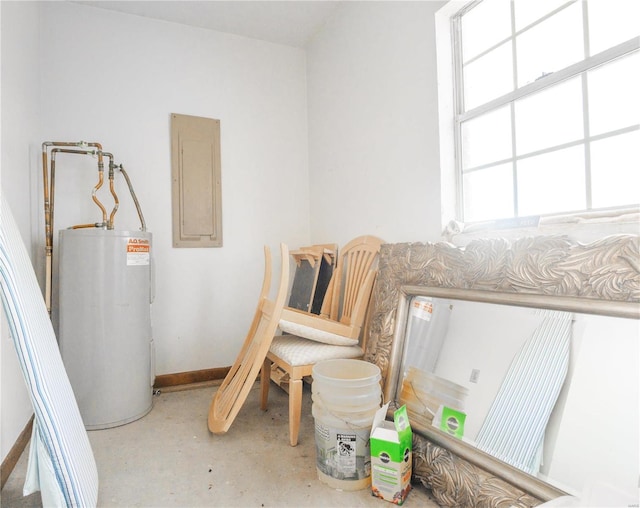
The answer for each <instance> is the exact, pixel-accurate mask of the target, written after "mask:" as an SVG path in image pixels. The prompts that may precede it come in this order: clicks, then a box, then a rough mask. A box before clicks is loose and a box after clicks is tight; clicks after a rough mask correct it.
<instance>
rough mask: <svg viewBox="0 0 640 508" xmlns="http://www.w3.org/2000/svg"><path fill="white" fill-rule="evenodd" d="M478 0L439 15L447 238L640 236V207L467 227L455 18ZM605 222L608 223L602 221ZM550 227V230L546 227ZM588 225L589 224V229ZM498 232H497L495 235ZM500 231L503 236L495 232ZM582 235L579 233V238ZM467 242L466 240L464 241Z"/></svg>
mask: <svg viewBox="0 0 640 508" xmlns="http://www.w3.org/2000/svg"><path fill="white" fill-rule="evenodd" d="M477 1H478V0H450V1H449V2H447V3H446V4H445V5H444V6H443V7H442V8H441V9H440V10H439V11H437V12H436V14H435V30H436V52H437V73H438V104H439V133H440V168H441V170H440V177H441V178H440V182H441V189H440V190H441V221H442V225H443V229H444V235H445V236H446V237H448V239H449V240H452V238H453V237H454V236H456V235H459V234H460V233H471V236H474V235H475V236H478V235H484V236H488V234H489V235H490V236H495V235H496V234H499V235H501V236H521V235H522V234H523V233H527V234H531V233H532V230H534V231H533V234H550V233H551V234H553V233H565V232H566V231H567V230H569V228H570V231H571V232H572V235H571V236H573V237H575V238H577V239H579V240H580V239H582V240H591V239H593V238H597V237H601V236H602V235H603V234H608V233H620V232H623V233H626V232H631V233H634V234H640V209H639V208H637V207H631V208H624V209H623V208H616V209H614V210H611V211H602V212H598V211H594V212H583V213H578V214H562V215H561V214H556V215H550V216H545V217H543V218H542V219H541V220H540V223H537V224H536V225H535V226H534V227H533V228H532V227H531V226H528V225H527V224H526V218H525V219H524V221H519V219H518V218H515V219H512V220H499V221H487V222H483V223H475V224H464V223H462V222H461V221H460V220H459V218H460V217H462V196H461V185H460V182H459V180H460V178H461V171H460V169H459V167H458V165H457V164H458V159H459V158H458V156H457V154H456V150H457V146H459V145H458V143H457V136H458V132H457V127H456V125H457V124H456V121H455V119H456V114H457V110H456V104H457V102H456V101H457V97H455V90H456V86H455V85H456V81H455V80H456V77H455V72H456V71H455V69H456V65H455V63H454V58H455V57H454V52H453V46H454V43H455V38H454V33H453V30H454V27H453V23H452V18H454V17H455V16H456V15H457V14H458V13H459V12H460V11H462V10H463V9H468V8H470V7H471V5H472V4H474V3H476V2H477ZM639 47H640V44H639V43H638V41H637V40H632V41H627V42H625V43H622V44H620V45H618V46H616V47H614V48H611V49H609V50H606V51H604V52H602V53H600V54H598V55H595V56H592V57H590V58H588V59H586V60H583V61H581V62H579V63H577V64H574V65H572V66H570V67H568V68H566V69H563V70H562V71H558V72H555V73H553V74H550V75H548V76H545V77H544V78H543V79H540V80H538V81H535V82H533V83H530V84H528V85H525V86H523V87H521V88H520V89H518V90H516V91H514V92H511V93H509V94H506V95H505V96H503V97H500V98H498V99H495V100H493V101H491V102H489V103H487V104H484V105H482V106H479V107H477V108H474V109H472V110H470V111H467V112H465V113H463V114H462V116H461V118H462V119H469V118H472V117H474V116H479V115H480V114H482V113H484V112H486V111H488V110H489V109H491V108H492V107H495V106H496V104H501V105H503V104H508V103H509V102H510V101H513V100H516V99H518V98H520V97H523V96H525V95H528V94H531V93H533V92H536V91H538V90H540V89H542V88H546V87H547V86H550V85H553V84H555V83H558V82H560V81H563V80H565V79H567V78H569V77H571V76H575V75H578V74H580V73H582V72H584V71H585V70H587V69H589V68H592V67H595V66H597V65H599V64H601V63H603V62H605V61H607V60H608V59H609V58H610V57H611V56H612V55H616V56H621V55H624V54H627V53H629V52H631V51H634V50H636V49H638V48H639ZM603 218H604V221H603ZM591 219H594V220H595V221H597V223H598V225H597V226H595V227H590V226H588V223H589V222H590V220H591ZM547 224H549V225H550V226H551V227H544V226H545V225H547ZM585 224H587V226H585ZM505 227H509V228H510V232H509V233H508V234H505V229H504V228H505ZM579 230H584V232H585V233H586V234H580V231H579ZM492 231H493V234H492V233H491V232H492ZM497 231H499V232H500V233H496V232H497ZM576 233H577V234H576ZM463 241H466V240H463Z"/></svg>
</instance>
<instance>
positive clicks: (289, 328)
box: [279, 319, 358, 346]
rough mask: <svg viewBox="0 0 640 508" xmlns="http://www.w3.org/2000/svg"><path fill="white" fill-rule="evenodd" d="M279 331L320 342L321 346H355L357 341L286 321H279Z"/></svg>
mask: <svg viewBox="0 0 640 508" xmlns="http://www.w3.org/2000/svg"><path fill="white" fill-rule="evenodd" d="M279 327H280V330H282V331H283V332H287V333H290V334H292V335H297V336H298V337H304V338H305V339H309V340H313V341H316V342H321V343H323V344H333V345H334V346H356V345H357V344H358V339H351V338H349V337H343V336H342V335H338V334H336V333H331V332H325V331H323V330H318V329H317V328H312V327H311V326H306V325H301V324H299V323H294V322H292V321H287V320H286V319H281V320H280V323H279Z"/></svg>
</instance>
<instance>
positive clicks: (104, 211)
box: [51, 148, 107, 228]
mask: <svg viewBox="0 0 640 508" xmlns="http://www.w3.org/2000/svg"><path fill="white" fill-rule="evenodd" d="M56 153H73V154H80V155H96V153H97V154H98V183H97V184H96V186H95V187H94V188H93V191H92V193H91V198H92V199H93V202H94V203H95V204H96V205H97V206H98V207H99V208H100V210H101V212H102V223H103V224H104V225H105V226H106V224H107V209H106V208H105V207H104V205H103V204H102V203H101V202H100V201H99V200H98V198H97V196H96V193H97V192H98V189H100V187H102V184H103V183H104V163H103V162H102V152H96V151H95V150H69V149H65V148H54V149H53V150H51V227H52V228H53V214H54V212H53V211H54V205H53V200H54V195H55V157H56V155H55V154H56ZM97 227H99V226H97Z"/></svg>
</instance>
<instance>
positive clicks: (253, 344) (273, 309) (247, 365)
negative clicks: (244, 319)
mask: <svg viewBox="0 0 640 508" xmlns="http://www.w3.org/2000/svg"><path fill="white" fill-rule="evenodd" d="M264 255H265V269H264V270H265V272H264V280H263V282H262V290H261V291H260V297H259V300H258V307H257V309H256V313H255V315H254V318H253V322H252V323H251V327H250V329H249V333H248V334H247V337H246V339H245V341H244V344H243V346H242V349H241V350H240V353H239V354H238V357H237V358H236V361H235V363H234V364H233V366H232V367H231V370H230V371H229V373H228V374H227V375H226V377H225V378H224V381H223V382H222V384H221V385H220V388H218V390H217V391H216V392H215V394H214V396H213V399H212V401H211V406H210V408H209V418H208V424H209V430H210V431H211V432H213V433H214V434H220V433H224V432H226V431H227V430H229V427H230V426H231V424H232V423H233V420H234V419H235V417H236V415H237V414H238V411H240V408H241V407H242V405H243V404H244V401H245V400H246V398H247V395H248V394H249V390H251V387H252V386H253V384H254V383H255V381H256V379H257V378H258V374H259V372H260V368H261V367H262V364H263V363H264V359H265V357H266V355H267V351H269V346H270V345H271V340H272V339H273V336H274V334H275V332H276V329H277V327H278V322H279V320H280V316H281V313H282V309H283V307H284V303H285V299H286V296H287V292H288V288H289V250H288V249H287V246H286V245H284V244H282V245H281V246H280V255H281V270H280V281H279V283H278V289H277V292H276V296H275V300H273V301H272V300H269V299H268V296H269V288H270V286H271V253H270V250H269V248H268V247H266V246H265V249H264Z"/></svg>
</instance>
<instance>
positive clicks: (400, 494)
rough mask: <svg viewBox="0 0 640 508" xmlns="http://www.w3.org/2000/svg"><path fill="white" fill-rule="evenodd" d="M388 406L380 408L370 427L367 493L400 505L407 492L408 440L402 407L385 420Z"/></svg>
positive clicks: (408, 484)
mask: <svg viewBox="0 0 640 508" xmlns="http://www.w3.org/2000/svg"><path fill="white" fill-rule="evenodd" d="M388 408H389V403H388V402H387V403H386V404H385V405H384V406H382V407H381V408H380V409H379V410H378V411H377V412H376V415H375V416H374V418H373V424H372V426H371V438H370V443H371V493H372V494H373V495H374V496H375V497H379V498H381V499H385V500H387V501H390V502H391V503H394V504H397V505H401V504H402V503H404V501H405V499H406V498H407V495H408V494H409V491H410V490H411V439H412V432H411V426H410V425H409V418H408V416H407V408H406V406H402V407H401V408H400V409H398V410H396V411H395V413H394V414H393V422H388V421H386V420H385V417H386V414H387V410H388Z"/></svg>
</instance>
